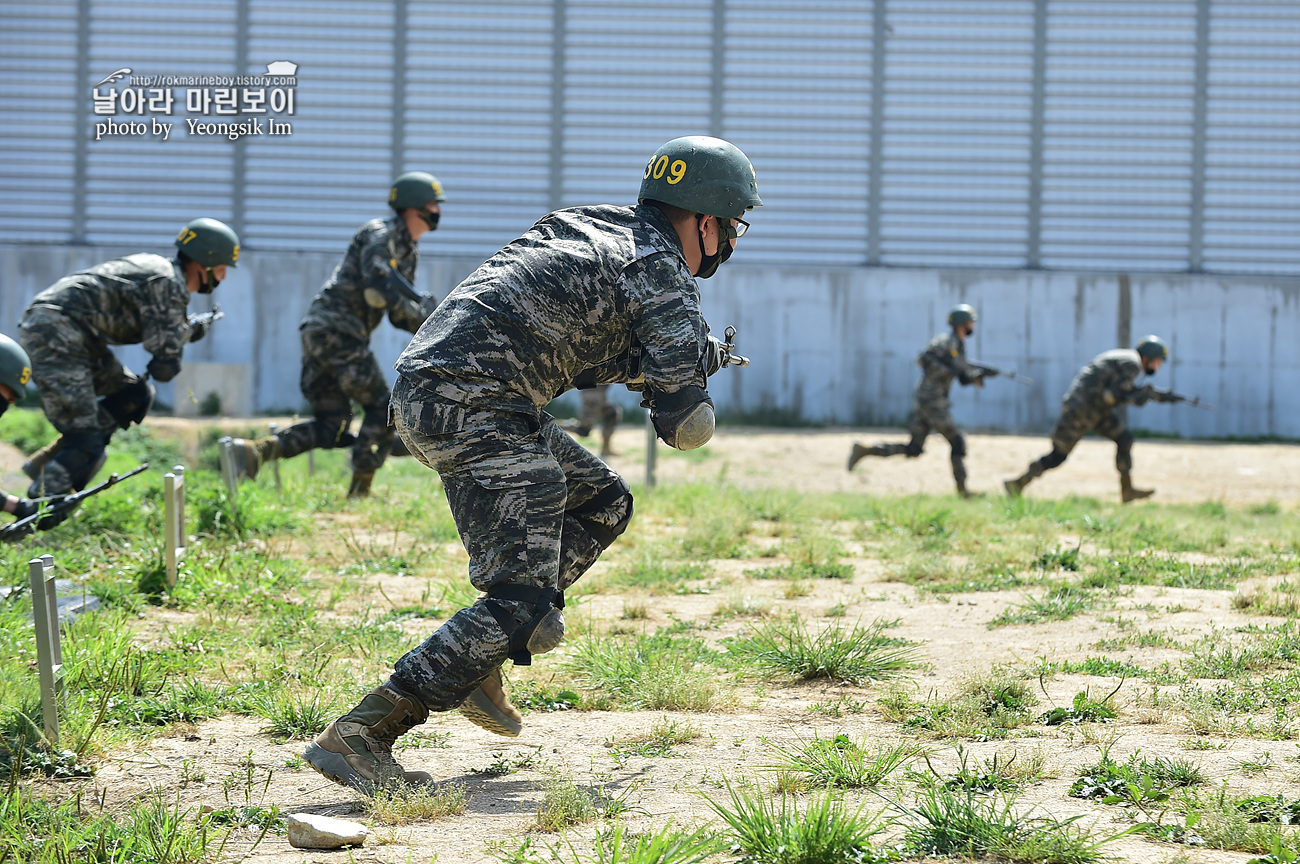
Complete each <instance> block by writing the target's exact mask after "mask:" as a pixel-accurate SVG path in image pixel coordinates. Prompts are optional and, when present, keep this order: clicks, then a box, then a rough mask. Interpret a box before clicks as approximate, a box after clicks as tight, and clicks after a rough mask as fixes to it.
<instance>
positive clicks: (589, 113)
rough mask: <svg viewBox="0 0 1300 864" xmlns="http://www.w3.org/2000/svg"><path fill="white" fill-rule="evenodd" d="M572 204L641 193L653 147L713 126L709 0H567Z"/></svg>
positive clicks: (567, 152)
mask: <svg viewBox="0 0 1300 864" xmlns="http://www.w3.org/2000/svg"><path fill="white" fill-rule="evenodd" d="M565 6H566V7H567V8H566V10H565V47H564V56H565V65H564V117H563V153H562V154H561V155H562V161H563V172H564V173H563V180H564V183H563V187H562V188H561V189H560V191H559V195H558V203H560V204H561V205H562V206H573V205H578V204H598V203H605V202H609V203H628V204H631V203H633V202H635V201H636V193H637V189H638V187H639V186H640V183H641V173H642V170H643V169H644V168H645V165H646V162H647V161H649V159H650V154H651V153H653V152H654V151H655V148H656V147H658V146H659V145H660V144H662V143H664V142H665V141H667V140H668V139H670V138H675V137H677V136H679V135H699V134H708V131H709V123H710V121H709V117H710V110H709V109H710V98H711V96H710V94H711V83H710V82H711V80H712V58H713V37H712V35H711V30H712V25H713V10H712V5H711V4H709V3H698V2H697V3H690V2H682V0H673V2H660V3H644V2H641V0H581V2H577V0H568V2H566V3H565Z"/></svg>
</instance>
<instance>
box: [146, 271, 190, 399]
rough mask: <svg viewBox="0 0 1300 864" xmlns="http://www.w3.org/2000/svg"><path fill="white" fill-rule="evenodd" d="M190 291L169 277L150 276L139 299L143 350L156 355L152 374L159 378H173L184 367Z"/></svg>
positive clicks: (188, 329)
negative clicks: (187, 306) (182, 365)
mask: <svg viewBox="0 0 1300 864" xmlns="http://www.w3.org/2000/svg"><path fill="white" fill-rule="evenodd" d="M188 299H189V295H188V294H185V293H184V289H181V288H177V286H176V282H175V280H173V279H171V278H170V277H159V278H157V279H151V280H149V281H148V282H146V283H145V285H144V290H143V292H142V296H141V299H140V335H141V340H140V341H141V345H142V346H143V347H144V350H146V351H148V352H149V353H150V354H152V355H153V358H152V359H151V360H150V361H149V365H148V371H149V374H150V375H151V376H152V377H153V378H154V379H155V380H158V381H170V380H171V379H173V378H175V377H176V374H177V373H178V372H180V370H181V354H182V353H183V352H184V350H185V344H186V343H187V342H189V341H190V322H189V317H188V316H187V314H186V311H185V308H186V301H187V300H188Z"/></svg>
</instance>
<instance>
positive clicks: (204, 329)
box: [190, 321, 208, 342]
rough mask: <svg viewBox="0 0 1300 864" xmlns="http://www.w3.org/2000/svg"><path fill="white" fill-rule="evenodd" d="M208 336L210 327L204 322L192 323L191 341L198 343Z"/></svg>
mask: <svg viewBox="0 0 1300 864" xmlns="http://www.w3.org/2000/svg"><path fill="white" fill-rule="evenodd" d="M207 335H208V325H207V324H204V323H203V322H202V321H191V322H190V341H191V342H197V341H199V340H200V339H202V338H203V337H204V336H207Z"/></svg>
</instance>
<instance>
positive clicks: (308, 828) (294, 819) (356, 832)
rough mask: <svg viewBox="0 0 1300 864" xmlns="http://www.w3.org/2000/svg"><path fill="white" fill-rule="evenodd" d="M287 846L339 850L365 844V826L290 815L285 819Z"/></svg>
mask: <svg viewBox="0 0 1300 864" xmlns="http://www.w3.org/2000/svg"><path fill="white" fill-rule="evenodd" d="M284 821H285V825H286V826H288V829H289V845H290V846H292V847H294V848H295V849H339V848H341V847H343V846H360V845H362V844H363V843H365V842H366V834H367V833H368V832H367V831H366V826H364V825H362V824H361V823H360V822H349V821H348V820H346V819H335V818H334V817H333V816H318V815H316V814H315V813H291V814H290V815H289V816H288V817H286V818H285V820H284Z"/></svg>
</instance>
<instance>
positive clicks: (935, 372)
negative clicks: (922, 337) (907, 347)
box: [916, 333, 965, 403]
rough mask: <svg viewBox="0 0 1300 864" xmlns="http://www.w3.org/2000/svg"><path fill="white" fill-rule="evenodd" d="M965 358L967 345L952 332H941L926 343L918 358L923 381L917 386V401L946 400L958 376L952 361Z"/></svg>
mask: <svg viewBox="0 0 1300 864" xmlns="http://www.w3.org/2000/svg"><path fill="white" fill-rule="evenodd" d="M964 358H965V346H964V345H963V344H962V341H961V340H960V339H958V338H957V337H956V336H954V335H953V334H952V333H940V334H938V335H937V336H935V337H934V338H933V339H931V340H930V341H929V342H927V343H925V348H923V349H922V350H921V353H920V354H919V355H917V358H916V362H917V364H918V365H919V366H920V367H921V370H922V376H921V383H920V384H919V385H917V388H916V399H917V401H918V402H923V403H930V402H946V401H947V400H948V394H949V393H950V392H951V391H952V382H953V379H954V378H955V377H956V373H955V372H954V371H953V369H952V366H951V363H952V361H953V360H955V359H964Z"/></svg>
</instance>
